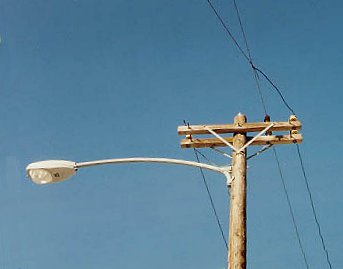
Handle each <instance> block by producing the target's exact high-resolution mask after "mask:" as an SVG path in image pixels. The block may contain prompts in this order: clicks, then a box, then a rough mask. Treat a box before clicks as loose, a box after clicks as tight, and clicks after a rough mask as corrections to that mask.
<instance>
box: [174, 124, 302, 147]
mask: <svg viewBox="0 0 343 269" xmlns="http://www.w3.org/2000/svg"><path fill="white" fill-rule="evenodd" d="M269 124H270V123H269ZM252 138H253V137H248V138H247V141H249V140H251V139H252ZM224 139H225V140H226V141H227V142H229V143H232V142H233V137H225V138H224ZM302 140H303V138H302V135H301V134H293V135H267V136H260V137H258V138H256V140H255V141H254V142H253V143H252V144H251V145H255V146H258V145H267V144H272V145H276V144H293V143H301V142H302ZM225 146H226V144H224V142H223V141H221V140H219V139H218V138H201V139H199V138H192V139H183V140H182V141H181V148H207V147H225Z"/></svg>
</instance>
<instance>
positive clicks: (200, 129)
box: [177, 120, 301, 135]
mask: <svg viewBox="0 0 343 269" xmlns="http://www.w3.org/2000/svg"><path fill="white" fill-rule="evenodd" d="M273 123H274V125H273V127H271V128H270V129H269V131H290V130H300V129H301V122H300V121H297V120H296V121H291V122H273ZM270 124H271V122H254V123H244V124H242V126H237V125H236V124H216V125H207V126H208V127H209V128H210V129H212V130H213V131H215V132H216V133H217V134H224V133H248V132H260V131H262V130H263V129H265V128H266V127H267V126H268V125H270ZM177 132H178V134H179V135H194V134H209V131H208V130H207V129H206V128H205V126H204V125H190V126H189V127H188V126H179V127H178V128H177Z"/></svg>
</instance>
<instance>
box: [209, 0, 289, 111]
mask: <svg viewBox="0 0 343 269" xmlns="http://www.w3.org/2000/svg"><path fill="white" fill-rule="evenodd" d="M207 2H208V4H209V6H210V7H211V9H212V11H213V12H214V14H215V15H216V17H217V19H218V20H219V21H220V23H221V25H222V26H223V28H224V29H225V31H226V33H227V34H228V35H229V37H230V38H231V40H232V41H233V42H234V43H235V45H236V47H237V48H238V49H239V51H240V53H241V54H242V56H243V57H244V58H245V60H246V61H247V62H248V63H249V65H250V66H251V67H252V69H253V70H255V71H257V72H259V73H260V74H262V75H263V77H264V78H265V79H266V80H267V81H268V82H269V83H270V84H271V85H272V87H273V88H274V89H275V90H276V91H277V93H278V94H279V96H280V97H281V99H282V101H283V103H284V104H285V105H286V107H287V108H288V109H289V111H290V112H292V114H295V112H294V110H293V109H292V108H291V106H290V105H289V104H288V103H287V102H286V100H285V98H284V96H283V94H282V93H281V91H280V89H279V88H278V87H277V86H276V85H275V84H274V83H273V82H272V80H271V79H270V78H269V77H268V76H267V75H266V73H265V72H263V71H262V70H261V68H259V67H257V66H256V65H255V64H254V63H253V62H252V60H251V58H250V57H249V56H248V54H247V53H245V52H244V50H243V49H242V47H241V46H240V45H239V43H238V41H237V40H236V38H235V37H234V35H233V34H232V33H231V31H230V29H229V27H228V25H227V24H226V23H225V22H224V20H223V18H222V17H221V15H220V14H219V12H218V11H217V9H216V8H215V7H214V5H213V4H212V2H211V1H210V0H207ZM236 6H237V4H236ZM237 10H238V8H237ZM236 12H237V11H236ZM238 13H239V12H238ZM240 25H241V26H243V25H242V24H240ZM241 29H242V27H241ZM244 36H245V33H244V35H243V38H244ZM245 43H247V39H246V37H245ZM248 47H249V46H248ZM248 51H250V49H249V50H248ZM255 71H254V72H255ZM257 72H256V73H255V75H254V77H255V76H257V78H258V75H257ZM257 78H256V77H255V80H257ZM259 91H260V90H259ZM260 98H261V95H260ZM262 99H263V97H262ZM263 103H264V101H263Z"/></svg>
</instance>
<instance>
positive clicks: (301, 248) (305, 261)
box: [273, 147, 309, 269]
mask: <svg viewBox="0 0 343 269" xmlns="http://www.w3.org/2000/svg"><path fill="white" fill-rule="evenodd" d="M273 152H274V157H275V161H276V164H277V167H278V171H279V175H280V179H281V183H282V187H283V191H284V193H285V196H286V200H287V204H288V209H289V213H290V214H291V218H292V222H293V227H294V232H295V234H296V237H297V240H298V243H299V247H300V250H301V254H302V256H303V259H304V263H305V265H306V268H307V269H308V268H309V265H308V262H307V258H306V255H305V251H304V247H303V245H302V242H301V239H300V234H299V229H298V225H297V223H296V221H295V216H294V211H293V207H292V204H291V201H290V199H289V195H288V191H287V188H286V183H285V179H284V177H283V174H282V170H281V165H280V161H279V157H278V155H277V152H276V149H275V147H273Z"/></svg>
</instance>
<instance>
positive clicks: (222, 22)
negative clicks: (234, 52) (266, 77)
mask: <svg viewBox="0 0 343 269" xmlns="http://www.w3.org/2000/svg"><path fill="white" fill-rule="evenodd" d="M207 2H208V4H209V5H210V7H211V9H212V11H213V12H214V14H215V15H216V17H217V19H218V20H219V21H220V23H221V25H222V26H223V28H224V29H225V31H226V33H227V34H228V35H229V36H230V38H231V39H232V41H233V42H234V43H235V45H236V47H237V48H238V49H239V51H240V52H241V53H242V55H243V57H244V58H245V59H246V60H247V61H248V62H250V59H249V57H248V55H247V54H246V53H245V52H244V50H243V49H242V47H241V46H240V45H239V43H238V41H237V40H236V38H235V37H234V35H233V34H232V33H231V31H230V29H229V27H228V26H227V24H226V23H225V22H224V20H223V19H222V17H221V16H220V14H219V13H218V11H217V9H216V8H215V7H214V5H213V4H212V2H211V1H210V0H207Z"/></svg>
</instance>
